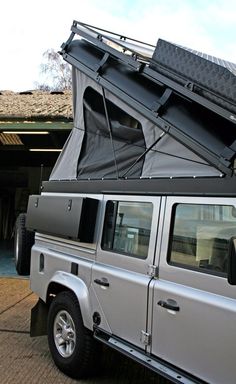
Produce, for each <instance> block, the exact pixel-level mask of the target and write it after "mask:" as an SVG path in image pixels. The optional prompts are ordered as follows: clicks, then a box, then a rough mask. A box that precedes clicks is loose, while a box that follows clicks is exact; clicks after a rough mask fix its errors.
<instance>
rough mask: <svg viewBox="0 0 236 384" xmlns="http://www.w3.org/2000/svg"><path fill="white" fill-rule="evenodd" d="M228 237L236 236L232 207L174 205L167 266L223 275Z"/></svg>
mask: <svg viewBox="0 0 236 384" xmlns="http://www.w3.org/2000/svg"><path fill="white" fill-rule="evenodd" d="M232 236H236V210H235V207H232V206H224V205H197V204H196V205H194V204H178V205H176V208H175V217H174V226H173V232H172V237H171V252H170V263H175V264H181V265H183V266H184V265H185V266H189V267H194V268H199V269H201V270H202V269H205V270H211V271H216V272H223V273H226V272H227V256H228V248H229V240H230V238H231V237H232Z"/></svg>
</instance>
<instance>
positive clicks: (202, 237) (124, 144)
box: [21, 21, 236, 384]
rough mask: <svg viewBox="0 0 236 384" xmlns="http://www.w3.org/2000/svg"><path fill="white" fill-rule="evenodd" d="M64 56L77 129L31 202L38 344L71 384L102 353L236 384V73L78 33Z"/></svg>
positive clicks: (214, 63)
mask: <svg viewBox="0 0 236 384" xmlns="http://www.w3.org/2000/svg"><path fill="white" fill-rule="evenodd" d="M61 54H62V55H63V57H64V59H65V60H66V61H67V62H68V63H70V64H71V65H72V71H73V72H72V76H73V107H74V128H73V130H72V131H71V134H70V137H69V139H68V140H67V142H66V144H65V146H64V149H63V151H62V152H61V154H60V156H59V158H58V160H57V163H56V164H55V167H54V169H53V171H52V174H51V177H50V179H49V181H47V182H44V183H43V185H42V192H41V194H40V195H33V196H30V199H29V204H28V211H27V216H26V230H27V231H34V232H35V239H34V244H33V246H32V251H31V271H30V282H31V289H32V291H33V292H35V293H36V294H37V295H38V297H39V301H38V303H37V305H36V306H35V307H34V308H33V309H32V316H31V335H32V336H36V335H42V334H46V333H47V335H48V341H49V347H50V351H51V354H52V358H53V359H54V361H55V363H56V365H57V366H58V367H59V368H60V369H61V370H62V371H63V372H64V373H66V374H68V375H70V376H71V377H75V378H81V377H86V376H88V375H89V373H90V372H91V368H94V367H95V365H96V360H97V356H98V353H97V349H98V348H99V347H100V345H101V343H105V344H106V345H108V346H110V347H111V348H115V349H116V350H118V351H120V352H121V353H124V354H125V355H127V356H129V357H130V358H132V359H135V360H136V361H138V362H140V363H141V364H144V365H145V366H147V367H149V368H150V369H152V370H154V371H156V372H157V373H158V374H160V375H163V376H164V377H166V378H168V379H169V380H170V381H172V382H174V383H184V384H193V383H212V384H223V383H224V384H235V382H236V286H235V285H236V176H235V158H236V65H234V64H232V63H228V62H225V61H222V60H220V59H215V58H213V57H209V56H207V55H204V54H200V53H199V52H195V51H192V50H190V49H187V48H183V47H181V46H178V45H175V44H171V43H169V42H167V41H164V40H158V42H157V45H156V47H153V46H150V45H148V44H144V43H141V42H140V41H136V40H133V39H129V38H126V37H124V36H119V35H117V34H114V33H111V32H108V31H104V30H101V29H98V28H95V27H92V26H89V25H85V24H83V23H80V22H77V21H74V22H73V24H72V27H71V35H70V37H69V39H68V41H67V42H66V43H64V44H63V45H62V50H61ZM21 257H23V256H22V253H21Z"/></svg>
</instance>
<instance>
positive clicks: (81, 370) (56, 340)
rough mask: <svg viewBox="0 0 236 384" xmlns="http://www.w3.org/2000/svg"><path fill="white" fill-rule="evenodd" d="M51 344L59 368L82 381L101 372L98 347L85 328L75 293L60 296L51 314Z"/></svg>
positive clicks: (49, 318) (54, 301)
mask: <svg viewBox="0 0 236 384" xmlns="http://www.w3.org/2000/svg"><path fill="white" fill-rule="evenodd" d="M48 344H49V349H50V352H51V355H52V358H53V360H54V362H55V364H56V365H57V367H58V368H59V369H60V370H61V371H62V372H64V373H65V374H66V375H68V376H70V377H72V378H76V379H80V378H85V377H88V376H89V375H91V373H92V372H94V370H95V368H97V363H98V355H99V354H98V345H97V342H96V340H94V339H93V337H92V334H91V332H90V331H89V330H88V329H86V328H85V327H84V325H83V320H82V315H81V311H80V307H79V303H78V300H77V298H76V297H75V295H74V294H73V293H72V292H61V293H59V294H58V295H57V296H56V297H55V298H54V300H53V301H52V303H51V306H50V309H49V314H48Z"/></svg>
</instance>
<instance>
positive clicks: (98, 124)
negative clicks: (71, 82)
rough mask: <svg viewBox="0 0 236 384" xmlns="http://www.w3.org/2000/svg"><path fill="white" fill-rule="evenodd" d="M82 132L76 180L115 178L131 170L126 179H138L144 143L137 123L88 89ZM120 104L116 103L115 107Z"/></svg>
mask: <svg viewBox="0 0 236 384" xmlns="http://www.w3.org/2000/svg"><path fill="white" fill-rule="evenodd" d="M83 103H84V125H85V132H84V138H83V143H82V150H81V153H80V157H79V162H78V178H79V179H82V178H83V179H85V178H92V179H94V178H96V179H99V178H117V177H122V176H123V174H125V172H126V171H127V170H129V169H130V167H131V166H132V165H133V164H135V165H134V166H133V167H132V171H131V172H129V177H140V176H141V174H142V167H143V161H144V159H143V158H142V159H141V160H140V161H138V163H137V164H136V163H135V161H136V160H137V159H138V158H139V157H140V155H141V154H142V153H143V152H144V151H145V149H146V147H145V140H144V135H143V131H142V126H141V124H140V122H139V121H138V120H137V119H135V118H134V117H133V116H131V115H129V114H128V113H126V112H125V111H123V110H122V109H121V108H120V107H119V106H117V105H115V104H114V103H112V102H111V101H110V100H108V99H106V108H107V113H108V117H109V124H108V121H107V116H106V113H105V107H104V100H103V96H102V95H101V94H100V93H98V92H96V91H95V90H94V89H92V88H91V87H88V88H87V89H86V91H85V93H84V99H83ZM118 103H119V101H117V104H118Z"/></svg>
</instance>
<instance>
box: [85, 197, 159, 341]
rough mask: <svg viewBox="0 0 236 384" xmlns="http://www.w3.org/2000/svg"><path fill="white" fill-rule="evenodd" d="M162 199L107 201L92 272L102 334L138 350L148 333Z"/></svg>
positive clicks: (132, 198) (110, 199)
mask: <svg viewBox="0 0 236 384" xmlns="http://www.w3.org/2000/svg"><path fill="white" fill-rule="evenodd" d="M159 207H160V198H159V197H155V198H151V197H150V198H149V197H137V196H133V197H128V196H114V195H112V196H105V197H104V220H103V228H102V230H101V239H100V245H99V246H98V249H97V259H96V262H95V264H94V266H93V270H92V290H93V294H92V295H91V296H93V297H96V299H95V300H93V301H94V302H93V309H94V312H98V313H99V315H100V316H101V323H100V325H99V327H100V328H102V329H103V330H105V331H107V332H109V333H111V334H113V335H115V336H118V337H120V338H122V339H124V340H126V341H128V342H130V343H133V344H135V345H137V346H139V347H142V348H144V347H145V340H144V338H142V337H141V335H143V333H145V331H146V321H147V302H148V286H149V283H150V280H151V278H152V274H151V273H150V271H151V270H152V267H151V266H152V264H153V260H154V254H155V239H156V230H157V226H158V218H159Z"/></svg>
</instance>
